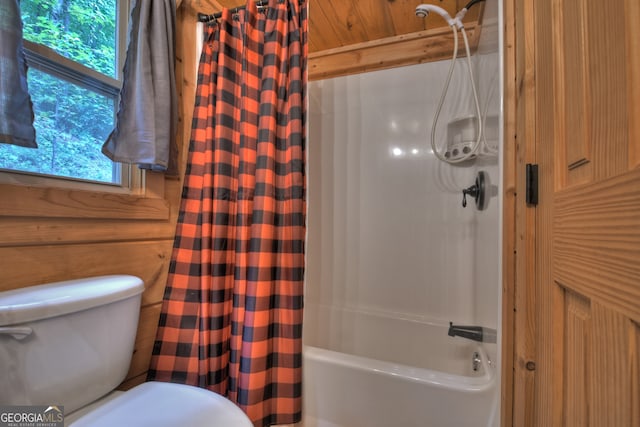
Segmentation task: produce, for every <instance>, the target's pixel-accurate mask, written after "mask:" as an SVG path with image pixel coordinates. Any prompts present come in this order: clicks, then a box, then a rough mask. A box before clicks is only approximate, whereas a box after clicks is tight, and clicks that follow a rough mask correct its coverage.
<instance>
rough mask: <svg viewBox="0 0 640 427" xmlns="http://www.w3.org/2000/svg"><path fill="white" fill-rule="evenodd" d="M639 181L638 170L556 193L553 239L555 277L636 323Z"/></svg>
mask: <svg viewBox="0 0 640 427" xmlns="http://www.w3.org/2000/svg"><path fill="white" fill-rule="evenodd" d="M638 182H640V169H636V170H634V171H632V172H630V173H628V174H625V175H619V176H616V177H614V178H611V179H608V180H604V181H600V182H597V183H595V184H589V185H585V186H581V187H574V188H570V189H568V190H565V191H563V192H560V193H559V194H558V195H557V198H556V219H555V222H554V234H555V237H554V239H553V243H554V250H555V258H554V270H555V273H556V280H558V282H559V283H560V284H561V285H562V286H564V287H568V288H571V289H575V290H576V291H578V292H580V293H582V294H583V295H586V296H588V297H590V298H597V299H598V300H600V301H605V302H607V303H608V304H611V305H612V306H613V307H615V308H617V309H618V310H620V312H621V313H624V314H626V315H627V316H628V317H629V318H631V319H634V320H635V321H640V282H639V281H638V278H639V277H640V263H639V262H638V260H639V259H640V214H639V212H640V185H638ZM610 283H615V285H613V286H610V285H609V284H610Z"/></svg>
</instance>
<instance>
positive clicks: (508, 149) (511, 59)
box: [500, 0, 524, 427]
mask: <svg viewBox="0 0 640 427" xmlns="http://www.w3.org/2000/svg"><path fill="white" fill-rule="evenodd" d="M504 16H505V22H506V24H505V30H504V31H505V34H504V37H505V46H504V63H505V70H504V73H505V83H504V92H505V95H504V111H505V113H504V122H505V129H504V142H503V150H504V152H503V156H504V157H503V158H504V166H503V167H504V171H503V181H502V186H503V193H502V196H503V211H502V217H503V223H502V248H503V250H502V307H501V310H502V358H501V360H502V366H501V377H502V384H501V393H500V396H501V398H500V420H501V422H500V425H501V426H502V427H508V426H511V425H512V424H513V421H514V411H513V407H514V357H515V339H516V338H515V313H514V312H515V308H516V304H515V292H516V286H517V284H516V281H517V280H518V275H517V272H518V268H517V260H518V257H517V252H518V251H519V248H520V243H519V242H518V243H517V237H516V236H517V234H516V230H517V223H518V218H519V217H520V216H522V214H521V210H522V209H521V207H520V206H519V205H518V198H517V185H518V170H522V168H521V164H520V163H519V159H520V160H522V156H519V150H518V145H517V143H518V123H519V122H520V121H519V120H518V112H519V110H518V100H519V99H520V96H519V93H518V88H519V87H520V85H521V83H522V80H523V78H524V71H523V66H522V64H523V63H524V61H523V60H522V58H523V55H522V53H523V51H522V50H520V49H518V47H517V46H521V44H522V37H520V36H518V30H519V28H520V27H519V26H518V25H516V17H517V15H516V4H515V1H514V0H510V1H505V3H504ZM520 18H521V17H520Z"/></svg>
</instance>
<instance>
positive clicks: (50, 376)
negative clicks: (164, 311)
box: [0, 275, 144, 413]
mask: <svg viewBox="0 0 640 427" xmlns="http://www.w3.org/2000/svg"><path fill="white" fill-rule="evenodd" d="M143 290H144V284H143V282H142V280H141V279H139V278H138V277H134V276H124V275H121V276H101V277H91V278H87V279H79V280H69V281H64V282H56V283H48V284H45V285H39V286H31V287H27V288H22V289H16V290H12V291H6V292H0V402H1V403H2V405H63V406H64V411H65V413H69V412H71V411H74V410H75V409H78V408H80V407H82V406H84V405H86V404H88V403H90V402H92V401H94V400H96V399H98V398H100V397H102V396H104V395H105V394H107V393H109V392H110V391H111V390H113V389H115V387H117V386H118V385H119V384H120V383H121V382H122V381H123V380H124V378H125V376H126V374H127V372H128V370H129V364H130V362H131V356H132V354H133V346H134V342H135V337H136V330H137V327H138V315H139V312H140V299H141V295H142V291H143Z"/></svg>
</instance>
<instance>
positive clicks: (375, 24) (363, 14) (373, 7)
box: [180, 0, 483, 52]
mask: <svg viewBox="0 0 640 427" xmlns="http://www.w3.org/2000/svg"><path fill="white" fill-rule="evenodd" d="M466 3H467V1H463V0H439V1H438V2H435V3H434V4H437V5H438V6H440V7H442V8H443V9H445V10H446V11H447V12H448V13H449V15H451V16H455V14H456V13H457V12H458V11H459V10H460V9H462V7H464V6H465V4H466ZM245 4H246V0H218V1H213V0H184V1H182V2H181V7H180V9H192V10H193V11H195V12H202V13H207V14H209V13H215V12H219V11H221V10H222V8H223V7H226V8H231V9H233V8H235V7H238V6H243V5H245ZM308 4H309V51H310V52H321V51H324V50H331V49H335V48H339V47H344V46H349V45H353V44H359V43H363V42H368V41H373V40H379V39H386V38H390V37H396V36H400V35H405V34H411V33H415V32H419V31H424V30H431V29H437V28H443V27H447V23H446V22H445V21H444V19H442V18H441V17H440V16H439V15H437V14H435V13H432V14H430V15H429V16H428V17H427V18H426V19H424V18H419V17H417V16H416V15H415V8H416V6H418V4H420V1H414V0H348V1H345V0H308ZM482 8H483V5H482V4H480V5H478V6H475V7H473V8H472V9H471V10H470V11H469V12H468V13H467V16H466V17H465V19H464V22H465V23H471V22H474V21H477V20H478V19H479V16H481V13H482Z"/></svg>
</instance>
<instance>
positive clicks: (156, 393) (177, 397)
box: [71, 382, 253, 427]
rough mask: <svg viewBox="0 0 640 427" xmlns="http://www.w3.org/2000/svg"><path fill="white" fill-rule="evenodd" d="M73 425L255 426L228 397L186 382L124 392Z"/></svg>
mask: <svg viewBox="0 0 640 427" xmlns="http://www.w3.org/2000/svg"><path fill="white" fill-rule="evenodd" d="M71 426H72V427H113V426H131V427H164V426H166V427H175V426H181V427H204V426H206V427H253V424H252V423H251V421H250V420H249V418H248V417H247V416H246V415H245V414H244V412H242V410H241V409H240V408H238V407H237V406H236V405H235V404H233V403H232V402H231V401H230V400H228V399H226V398H225V397H223V396H221V395H219V394H216V393H213V392H211V391H208V390H205V389H202V388H198V387H193V386H189V385H184V384H174V383H163V382H147V383H143V384H140V385H139V386H137V387H134V388H132V389H131V390H129V391H127V392H125V393H122V394H121V395H119V396H118V397H116V398H115V399H112V400H110V401H109V402H106V403H105V404H104V405H102V406H100V407H99V408H97V409H95V410H93V411H91V412H89V413H88V414H86V415H84V416H82V417H81V418H79V419H78V420H77V421H76V422H74V423H72V424H71Z"/></svg>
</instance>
